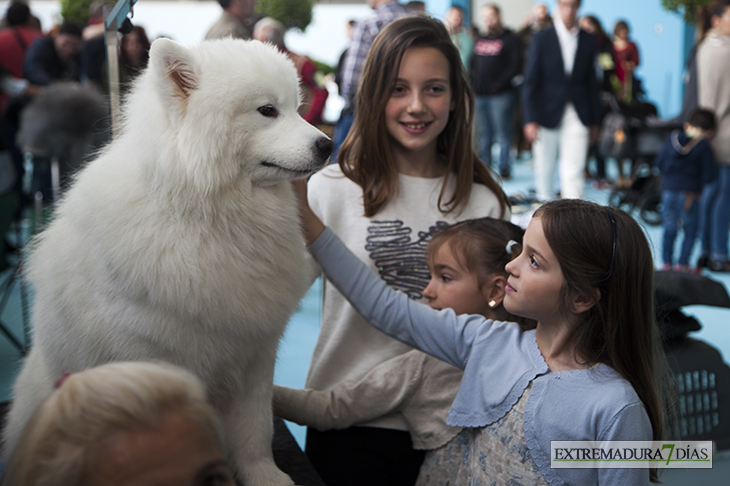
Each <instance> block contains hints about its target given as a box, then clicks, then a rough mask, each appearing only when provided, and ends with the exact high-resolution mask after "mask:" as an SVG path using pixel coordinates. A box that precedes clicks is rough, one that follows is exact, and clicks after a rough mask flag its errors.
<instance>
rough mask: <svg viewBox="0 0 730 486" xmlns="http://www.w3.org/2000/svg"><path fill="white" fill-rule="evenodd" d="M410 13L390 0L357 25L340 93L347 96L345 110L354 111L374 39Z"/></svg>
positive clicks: (343, 68)
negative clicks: (392, 22)
mask: <svg viewBox="0 0 730 486" xmlns="http://www.w3.org/2000/svg"><path fill="white" fill-rule="evenodd" d="M408 13H409V11H408V10H407V9H406V7H404V6H403V5H401V4H400V3H398V2H397V1H396V2H390V3H386V4H385V5H381V6H380V7H378V8H377V9H376V10H375V15H373V16H371V17H368V18H367V19H365V20H363V21H361V22H358V23H357V26H355V33H354V34H353V37H352V44H350V47H349V48H348V49H347V54H346V55H345V62H344V64H343V67H342V85H341V89H342V92H341V93H340V95H341V96H342V97H343V98H345V110H349V111H350V112H352V111H353V108H354V105H355V94H356V93H357V85H358V84H359V83H360V75H361V74H362V68H363V65H364V64H365V58H366V57H367V55H368V51H369V50H370V46H371V45H372V43H373V39H375V36H376V35H377V34H378V32H380V30H381V29H382V28H383V27H385V26H386V25H388V24H389V23H390V22H391V21H393V20H395V19H397V18H398V17H403V16H404V15H407V14H408Z"/></svg>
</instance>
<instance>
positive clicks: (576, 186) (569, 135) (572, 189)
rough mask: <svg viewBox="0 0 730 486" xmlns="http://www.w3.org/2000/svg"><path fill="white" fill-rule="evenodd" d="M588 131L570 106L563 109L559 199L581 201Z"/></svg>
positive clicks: (583, 187) (584, 181) (584, 180)
mask: <svg viewBox="0 0 730 486" xmlns="http://www.w3.org/2000/svg"><path fill="white" fill-rule="evenodd" d="M589 138H590V130H589V129H588V127H587V126H585V125H583V123H582V122H581V121H580V118H578V113H577V112H576V111H575V108H573V105H572V104H570V103H569V104H568V105H567V106H566V107H565V113H564V114H563V120H562V121H561V130H560V149H559V152H560V162H559V171H560V197H562V198H563V199H582V198H583V191H584V189H585V183H586V179H585V176H586V174H585V168H586V157H587V155H588V141H589Z"/></svg>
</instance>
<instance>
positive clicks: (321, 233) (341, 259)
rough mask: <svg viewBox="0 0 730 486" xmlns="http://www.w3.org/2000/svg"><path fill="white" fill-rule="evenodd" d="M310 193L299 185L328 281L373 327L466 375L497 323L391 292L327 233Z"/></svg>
mask: <svg viewBox="0 0 730 486" xmlns="http://www.w3.org/2000/svg"><path fill="white" fill-rule="evenodd" d="M306 187H307V186H306V182H304V181H297V182H295V183H294V188H295V191H296V192H297V196H298V198H299V205H300V213H301V218H302V224H303V229H304V237H305V240H306V241H307V244H308V245H310V247H309V249H310V252H311V254H312V255H313V256H314V258H315V259H316V260H317V261H318V262H319V264H320V266H321V267H322V272H323V273H324V274H325V275H326V276H327V278H328V279H329V280H330V281H331V282H332V283H333V284H334V285H335V286H336V287H337V289H338V290H339V291H340V292H342V294H343V295H344V296H345V298H347V300H348V301H350V303H351V304H352V306H353V307H354V308H355V309H356V310H357V311H358V312H359V313H360V315H362V316H363V317H364V318H365V320H366V321H367V322H368V323H369V324H371V325H372V326H375V327H376V328H378V329H380V330H381V331H383V332H385V333H386V334H388V335H390V336H392V337H394V338H396V339H398V340H400V341H402V342H404V343H406V344H408V345H410V346H414V347H416V348H418V349H420V350H422V351H424V352H426V353H428V354H431V355H433V356H435V357H437V358H439V359H441V360H443V361H446V362H447V363H449V364H452V365H454V366H456V367H457V368H461V369H464V367H465V366H466V361H467V359H468V356H469V351H470V349H471V343H472V341H473V339H474V338H475V337H476V333H477V331H487V330H488V329H490V328H491V326H492V321H487V320H486V319H485V318H484V317H483V316H467V315H462V316H456V314H455V313H454V312H453V311H452V310H451V309H446V310H443V311H436V310H433V309H431V308H430V307H428V306H426V305H424V304H420V303H418V302H414V301H412V300H410V299H409V298H408V296H407V295H406V294H404V293H402V292H398V291H396V290H393V289H391V288H390V287H388V286H387V285H386V283H385V282H384V281H383V280H382V279H380V278H379V277H378V275H376V274H375V273H373V272H372V271H370V269H369V268H368V267H367V266H366V265H365V264H364V263H363V262H361V261H360V260H359V259H358V258H357V257H356V256H355V255H353V254H352V253H351V252H350V250H348V249H347V247H346V246H345V245H344V244H343V243H342V242H341V241H340V239H339V238H337V235H335V234H334V233H333V232H332V231H331V230H329V229H327V230H325V226H324V224H323V223H322V221H320V220H319V218H318V217H317V215H315V214H314V213H313V212H312V210H311V209H310V208H309V205H308V204H307V202H306V201H307V196H306ZM484 326H487V327H486V328H485V327H484Z"/></svg>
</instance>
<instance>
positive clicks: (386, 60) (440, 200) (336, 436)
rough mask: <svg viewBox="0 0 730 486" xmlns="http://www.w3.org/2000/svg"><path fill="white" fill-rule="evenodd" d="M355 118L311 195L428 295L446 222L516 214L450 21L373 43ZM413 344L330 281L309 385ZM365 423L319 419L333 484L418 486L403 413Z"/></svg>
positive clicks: (399, 278)
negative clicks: (361, 311) (492, 166)
mask: <svg viewBox="0 0 730 486" xmlns="http://www.w3.org/2000/svg"><path fill="white" fill-rule="evenodd" d="M357 96H358V97H357V107H356V113H355V120H354V124H353V128H352V130H351V131H350V134H349V135H348V138H347V139H346V140H345V142H344V144H343V146H342V148H341V150H340V152H339V166H330V167H328V168H327V169H325V170H323V171H322V172H320V173H318V174H316V175H315V176H313V177H312V179H311V180H310V182H309V204H310V205H311V207H312V209H313V210H314V212H315V213H316V214H317V216H319V218H320V219H321V220H322V221H324V222H325V224H327V225H328V226H330V227H332V228H334V229H335V231H336V232H337V234H339V235H340V236H341V237H342V239H343V241H344V242H345V244H346V245H347V247H348V248H349V249H350V250H351V251H352V252H353V253H355V255H356V256H357V257H358V258H359V259H360V260H362V261H363V262H364V263H365V264H366V265H367V266H368V267H369V268H370V270H371V271H373V272H374V273H376V274H378V275H379V276H380V277H381V278H382V279H383V280H384V281H386V282H387V283H388V284H389V285H390V286H391V287H392V288H395V289H398V290H400V291H402V292H404V293H406V294H407V295H408V296H409V297H411V298H412V299H419V300H420V299H422V298H423V290H424V288H425V287H426V285H427V284H428V281H429V272H428V266H427V264H426V258H425V249H426V244H427V242H428V240H429V237H430V236H431V235H432V234H433V233H434V232H435V231H436V230H437V229H438V228H439V227H442V226H445V225H447V224H452V223H455V222H457V221H461V220H464V219H470V218H477V217H484V216H491V217H494V218H508V217H509V209H508V200H507V198H506V196H505V194H504V192H503V191H502V189H501V188H500V186H499V184H498V183H497V182H496V181H495V179H494V178H493V177H492V175H491V173H490V171H489V169H488V168H487V167H486V166H485V165H484V164H483V163H482V162H481V161H480V160H479V158H478V157H477V156H476V155H475V153H474V150H473V148H472V143H471V140H472V132H471V118H472V116H473V113H474V97H473V94H472V91H471V89H470V88H469V83H468V79H467V76H466V73H465V71H464V67H463V65H462V63H461V59H460V57H459V51H458V49H457V48H456V46H455V45H454V44H453V42H451V38H450V36H449V34H448V32H447V31H446V28H445V27H444V25H443V23H442V22H440V21H438V20H436V19H432V18H429V17H426V16H407V17H403V18H401V19H398V20H395V21H393V22H391V23H390V24H388V25H387V26H386V27H385V28H384V29H383V30H382V31H380V33H379V34H378V36H377V37H376V39H375V41H374V42H373V45H372V47H371V48H370V51H369V52H368V57H367V60H366V62H365V66H364V69H363V75H362V78H361V82H360V86H359V87H358V94H357ZM410 350H411V348H410V347H409V346H407V345H405V344H402V343H400V342H398V341H396V340H395V339H392V338H390V337H388V336H385V335H383V334H382V333H380V332H378V331H377V330H375V329H373V328H371V327H370V326H368V324H367V322H365V320H363V319H362V317H360V316H359V315H358V313H357V312H356V311H355V310H354V309H353V308H352V306H351V305H350V304H349V303H348V302H347V300H346V299H345V298H344V297H343V296H342V294H340V293H339V292H338V291H337V289H335V288H334V287H333V286H332V285H331V283H330V282H329V281H327V280H325V281H324V284H323V304H322V326H321V330H320V334H319V338H318V341H317V344H316V346H315V349H314V354H313V356H312V362H311V366H310V368H309V375H308V377H307V383H306V387H307V388H310V389H314V390H327V389H330V388H332V387H333V386H335V385H336V384H337V383H339V382H341V381H343V380H357V379H360V378H362V377H363V376H364V375H365V374H366V373H367V372H369V371H370V370H371V369H372V368H374V367H375V366H377V365H378V364H380V363H382V362H384V361H387V360H389V359H391V358H395V357H397V356H400V355H402V354H404V353H407V352H408V351H410ZM359 425H360V426H358V427H350V428H348V429H344V430H331V431H327V432H319V431H317V430H314V429H311V428H310V429H308V432H307V443H306V453H307V456H308V457H309V459H310V461H311V462H312V464H313V465H314V467H315V468H316V469H317V472H318V473H319V474H320V476H321V478H322V480H323V481H324V482H325V483H326V484H327V485H328V486H340V485H342V486H359V485H364V486H372V485H374V484H377V485H379V486H388V485H393V486H408V485H412V484H413V483H414V482H415V480H416V478H417V476H418V471H419V468H420V466H421V462H422V461H423V452H422V451H414V450H413V448H412V446H411V437H410V435H409V433H408V424H407V423H406V421H405V419H404V416H403V414H402V413H389V414H386V415H383V416H380V417H377V418H374V419H373V420H370V421H368V422H366V423H363V424H359Z"/></svg>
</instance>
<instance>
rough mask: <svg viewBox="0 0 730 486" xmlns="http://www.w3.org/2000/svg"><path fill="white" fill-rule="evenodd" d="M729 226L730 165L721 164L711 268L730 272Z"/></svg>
mask: <svg viewBox="0 0 730 486" xmlns="http://www.w3.org/2000/svg"><path fill="white" fill-rule="evenodd" d="M728 227H730V166H727V165H720V177H719V178H718V187H717V197H716V198H715V205H714V208H713V210H712V229H711V231H712V237H711V238H712V253H711V254H710V260H711V264H710V269H711V270H713V271H722V272H730V262H728V248H727V243H728Z"/></svg>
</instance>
